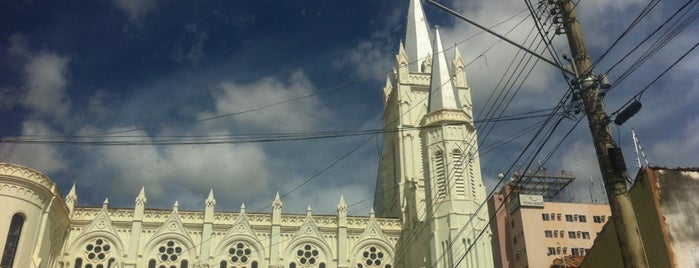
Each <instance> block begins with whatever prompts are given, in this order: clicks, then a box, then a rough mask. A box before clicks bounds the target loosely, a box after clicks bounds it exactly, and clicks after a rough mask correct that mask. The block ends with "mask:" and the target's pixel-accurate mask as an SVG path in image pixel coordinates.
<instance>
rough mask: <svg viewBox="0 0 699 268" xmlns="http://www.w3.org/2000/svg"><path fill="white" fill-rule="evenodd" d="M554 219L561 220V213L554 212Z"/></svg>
mask: <svg viewBox="0 0 699 268" xmlns="http://www.w3.org/2000/svg"><path fill="white" fill-rule="evenodd" d="M556 220H557V221H561V213H558V214H556Z"/></svg>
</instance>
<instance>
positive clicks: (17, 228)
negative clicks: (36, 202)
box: [0, 213, 24, 267]
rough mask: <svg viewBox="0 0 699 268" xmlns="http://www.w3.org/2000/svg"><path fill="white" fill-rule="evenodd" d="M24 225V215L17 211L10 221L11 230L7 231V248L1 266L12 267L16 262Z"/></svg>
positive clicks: (3, 253)
mask: <svg viewBox="0 0 699 268" xmlns="http://www.w3.org/2000/svg"><path fill="white" fill-rule="evenodd" d="M23 225H24V215H22V214H21V213H16V214H15V215H14V216H12V222H11V223H10V230H9V232H7V240H6V241H5V250H4V251H3V252H2V262H0V266H2V267H12V264H13V263H14V262H15V255H16V254H17V247H18V246H19V235H20V234H21V233H22V226H23Z"/></svg>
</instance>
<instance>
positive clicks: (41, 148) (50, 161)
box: [0, 121, 68, 174]
mask: <svg viewBox="0 0 699 268" xmlns="http://www.w3.org/2000/svg"><path fill="white" fill-rule="evenodd" d="M55 134H56V133H54V132H53V131H51V129H50V127H49V126H47V125H46V124H44V123H42V122H40V121H25V122H23V123H22V135H40V136H51V135H55ZM0 155H2V156H3V157H2V161H3V162H9V163H15V164H20V165H24V166H28V167H31V168H34V169H37V170H39V171H41V172H42V173H46V174H48V173H53V172H59V171H64V170H66V168H67V167H68V165H67V163H66V161H65V160H64V158H63V154H62V153H61V151H60V150H59V149H58V148H57V147H55V146H52V145H35V144H12V143H1V144H0Z"/></svg>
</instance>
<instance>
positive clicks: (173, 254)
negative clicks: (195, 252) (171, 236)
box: [148, 240, 189, 268]
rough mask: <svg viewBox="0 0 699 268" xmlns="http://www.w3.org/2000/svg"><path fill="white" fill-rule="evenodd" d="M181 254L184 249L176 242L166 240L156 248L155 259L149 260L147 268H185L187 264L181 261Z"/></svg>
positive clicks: (183, 260) (184, 260) (185, 261)
mask: <svg viewBox="0 0 699 268" xmlns="http://www.w3.org/2000/svg"><path fill="white" fill-rule="evenodd" d="M183 253H184V248H183V247H182V246H180V244H179V243H178V242H177V241H175V240H167V241H165V242H163V243H162V244H161V245H160V247H158V250H157V252H156V258H155V259H151V261H150V262H149V263H148V268H156V267H157V268H187V266H189V262H188V261H187V260H186V259H183V257H184V256H182V255H183ZM151 263H152V264H151ZM178 263H179V265H178Z"/></svg>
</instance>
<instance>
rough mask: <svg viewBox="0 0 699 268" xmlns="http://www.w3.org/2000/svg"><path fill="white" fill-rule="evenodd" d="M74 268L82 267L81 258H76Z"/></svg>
mask: <svg viewBox="0 0 699 268" xmlns="http://www.w3.org/2000/svg"><path fill="white" fill-rule="evenodd" d="M74 267H75V268H82V267H83V259H81V258H76V259H75V266H74Z"/></svg>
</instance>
